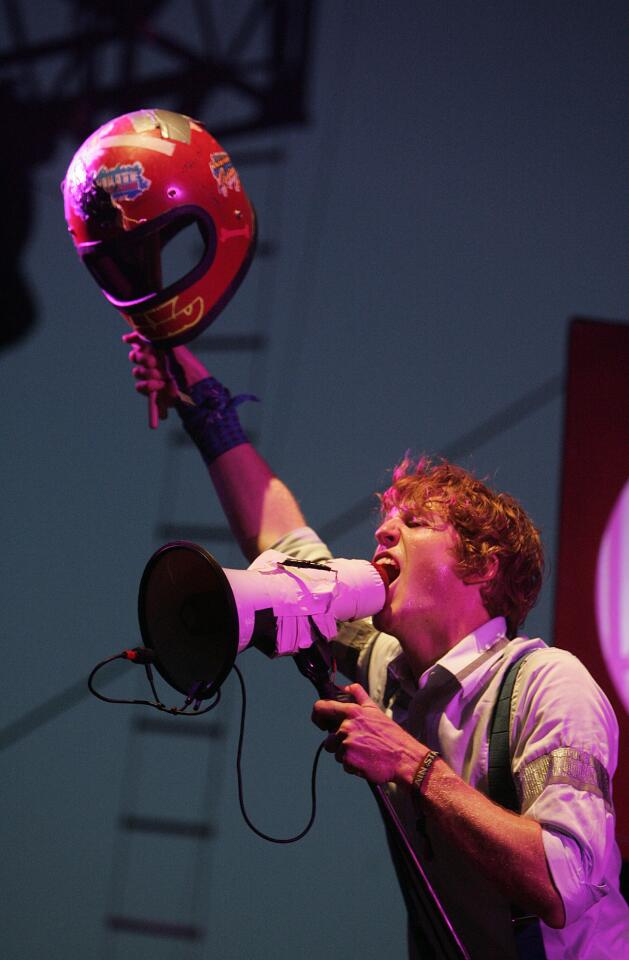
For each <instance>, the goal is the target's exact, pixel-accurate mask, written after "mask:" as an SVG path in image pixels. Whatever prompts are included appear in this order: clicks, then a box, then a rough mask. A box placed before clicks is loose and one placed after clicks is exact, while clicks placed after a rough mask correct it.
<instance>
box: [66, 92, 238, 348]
mask: <svg viewBox="0 0 629 960" xmlns="http://www.w3.org/2000/svg"><path fill="white" fill-rule="evenodd" d="M62 189H63V194H64V206H65V216H66V220H67V223H68V229H69V231H70V234H71V235H72V239H73V240H74V245H75V247H76V250H77V253H78V254H79V256H80V258H81V259H82V261H83V263H84V264H85V265H86V267H87V268H88V269H89V271H90V272H91V273H92V275H93V276H94V278H95V279H96V281H97V283H98V284H99V286H100V287H101V289H102V291H103V293H104V294H105V296H106V297H107V299H108V300H109V301H110V302H111V303H113V304H114V306H116V307H117V308H118V309H119V310H120V312H121V313H122V315H123V317H124V318H125V319H126V320H127V321H128V322H129V323H130V324H131V326H133V327H135V329H136V330H138V331H139V332H140V333H141V334H143V335H144V336H145V337H147V338H148V339H149V340H150V341H152V342H153V343H154V344H155V345H157V346H164V347H166V346H176V345H177V344H180V343H185V342H186V341H188V340H192V339H193V338H194V337H195V336H197V335H198V334H199V333H201V331H202V330H204V329H205V328H206V327H207V326H209V324H210V323H212V321H213V320H214V319H215V317H216V316H218V314H219V313H220V311H221V310H222V309H223V307H224V306H225V305H226V304H227V302H228V301H229V300H230V298H231V297H232V296H233V294H234V293H235V291H236V290H237V288H238V286H239V284H240V282H241V280H242V279H243V277H244V275H245V273H246V272H247V269H248V267H249V264H250V262H251V258H252V256H253V252H254V249H255V239H256V221H255V213H254V210H253V207H252V206H251V204H250V202H249V200H248V198H247V195H246V194H245V192H244V190H243V188H242V186H241V183H240V179H239V177H238V174H237V172H236V169H235V167H234V166H233V164H232V162H231V160H230V159H229V156H228V155H227V154H226V153H225V151H224V150H223V149H222V147H221V146H220V144H218V143H217V142H216V140H215V139H214V137H212V136H211V135H210V134H209V133H208V132H207V130H205V129H204V127H203V126H202V124H200V123H199V122H197V121H196V120H191V119H190V118H189V117H185V116H183V115H182V114H179V113H172V112H171V111H169V110H138V111H136V112H134V113H126V114H124V116H121V117H116V119H115V120H111V121H110V122H109V123H106V124H104V125H103V126H102V127H100V128H99V129H98V130H96V132H95V133H93V134H92V135H91V136H90V137H88V139H87V140H86V141H85V143H84V144H83V145H82V146H81V147H80V148H79V150H78V151H77V152H76V153H75V155H74V157H73V159H72V162H71V164H70V166H69V168H68V172H67V174H66V178H65V180H64V182H63V184H62ZM186 228H193V229H192V233H194V234H195V235H196V238H197V239H198V236H199V235H200V238H201V240H202V244H200V245H199V247H200V252H199V255H198V256H196V257H195V258H194V259H193V260H192V261H191V262H189V263H188V264H187V265H186V267H184V268H180V269H183V275H181V273H177V272H176V271H177V262H178V261H177V258H176V257H175V260H174V261H172V260H168V264H167V262H166V261H167V259H168V256H169V250H168V245H169V244H171V243H172V241H173V240H175V238H177V237H178V236H179V237H180V238H181V235H182V231H184V230H186ZM195 228H196V229H195ZM185 237H186V239H188V240H189V239H190V237H189V231H187V232H186V234H185ZM181 239H182V238H181ZM180 246H181V244H180ZM201 248H202V249H201ZM173 249H176V244H172V246H171V247H170V254H172V251H173ZM189 249H190V247H188V250H189ZM180 252H181V251H180ZM173 264H174V265H173ZM167 265H168V267H169V269H170V271H171V273H172V271H173V270H174V271H175V272H174V275H173V276H172V277H169V276H168V275H167V271H166V269H165V268H166V266H167Z"/></svg>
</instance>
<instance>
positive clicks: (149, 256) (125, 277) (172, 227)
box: [83, 213, 213, 305]
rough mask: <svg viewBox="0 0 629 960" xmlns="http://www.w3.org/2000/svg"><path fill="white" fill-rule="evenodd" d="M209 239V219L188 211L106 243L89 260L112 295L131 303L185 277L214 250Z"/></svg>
mask: <svg viewBox="0 0 629 960" xmlns="http://www.w3.org/2000/svg"><path fill="white" fill-rule="evenodd" d="M209 245H210V244H209V231H208V227H207V224H206V223H205V222H204V221H203V220H202V219H200V218H199V217H197V216H195V214H194V213H187V214H185V215H181V216H178V217H176V218H175V219H168V220H165V221H164V220H163V221H162V223H161V224H160V225H157V224H152V225H151V229H149V230H145V229H143V228H142V227H140V228H138V229H137V230H134V231H133V232H132V233H130V234H128V235H127V236H124V237H121V238H118V239H117V240H116V241H109V242H107V243H103V244H102V245H101V246H100V247H99V249H98V250H96V251H94V252H90V253H86V254H85V256H84V257H83V260H84V263H85V265H86V267H87V268H88V269H89V271H90V272H91V274H92V275H93V276H94V278H95V279H96V282H97V283H98V284H99V286H100V287H101V289H102V290H103V292H104V293H105V294H106V295H107V296H108V297H109V298H110V299H112V300H113V301H114V302H115V303H117V304H121V305H131V304H133V303H136V302H137V301H139V300H145V299H147V298H148V297H151V296H156V295H157V294H159V293H161V292H162V291H163V290H168V288H169V287H171V286H173V285H174V284H176V283H179V281H181V280H184V279H185V278H186V277H187V276H188V274H190V273H192V272H193V271H194V270H196V268H197V267H198V266H199V265H200V264H201V263H202V262H203V261H204V260H205V258H206V257H207V256H208V253H209ZM211 255H213V251H211Z"/></svg>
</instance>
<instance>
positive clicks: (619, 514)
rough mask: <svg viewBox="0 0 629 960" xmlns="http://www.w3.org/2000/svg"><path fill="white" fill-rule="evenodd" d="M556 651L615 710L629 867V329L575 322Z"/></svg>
mask: <svg viewBox="0 0 629 960" xmlns="http://www.w3.org/2000/svg"><path fill="white" fill-rule="evenodd" d="M555 642H556V644H557V646H559V647H563V648H564V649H566V650H571V651H572V652H573V653H574V654H575V655H576V656H577V657H578V658H579V659H580V660H581V661H582V662H583V663H584V664H585V666H586V667H587V668H588V670H589V671H590V673H591V674H592V676H593V677H594V678H595V680H596V681H597V682H598V683H599V684H600V686H601V687H602V688H603V690H604V691H605V693H606V694H607V696H608V697H609V699H610V700H611V702H612V705H613V707H614V710H615V712H616V716H617V717H618V722H619V725H620V754H619V767H618V771H617V773H616V776H615V778H614V804H615V807H616V813H617V817H618V841H619V843H620V847H621V850H622V853H623V857H624V858H625V859H627V858H629V757H628V754H627V745H628V744H629V325H627V324H621V323H605V322H596V321H592V320H585V319H580V318H579V319H576V320H573V322H572V325H571V329H570V342H569V353H568V382H567V398H566V415H565V435H564V454H563V478H562V491H561V521H560V530H559V563H558V570H557V592H556V600H555Z"/></svg>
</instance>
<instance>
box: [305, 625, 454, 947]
mask: <svg viewBox="0 0 629 960" xmlns="http://www.w3.org/2000/svg"><path fill="white" fill-rule="evenodd" d="M293 660H294V661H295V663H296V665H297V669H298V670H299V672H300V673H301V674H303V676H304V677H307V679H308V680H310V682H311V683H312V684H313V685H314V686H315V688H316V690H317V693H318V694H319V696H320V697H321V699H322V700H340V701H344V702H353V700H352V697H351V696H350V695H348V694H346V693H344V692H343V691H342V690H341V688H340V687H338V686H337V685H336V684H335V683H334V682H333V681H332V680H331V679H330V671H329V669H328V666H327V664H326V662H325V660H324V658H323V656H322V654H321V651H320V650H319V649H318V647H317V645H316V643H314V644H313V645H312V646H311V647H308V649H306V650H300V651H299V653H297V654H295V655H294V656H293ZM369 787H370V789H371V792H372V793H373V795H374V797H375V798H376V802H377V804H378V807H379V808H380V813H381V814H382V818H383V820H384V822H385V826H386V828H387V832H388V834H389V837H390V839H391V841H392V843H394V844H395V846H396V847H397V849H398V851H399V852H400V855H401V857H402V859H403V862H404V866H405V868H406V869H405V873H406V877H407V878H408V882H409V884H410V887H411V889H409V890H407V891H404V894H405V899H407V900H410V901H411V902H412V903H413V906H414V907H415V909H416V911H417V914H418V915H419V917H420V925H421V931H422V933H423V935H424V936H425V937H426V939H427V940H428V942H429V943H430V945H431V947H432V948H433V950H435V951H436V953H435V960H470V957H469V954H468V952H467V950H466V949H465V947H464V946H463V943H462V942H461V940H460V938H459V936H458V935H457V933H456V930H455V929H454V927H453V925H452V922H451V920H450V919H449V917H448V915H447V913H446V911H445V909H444V907H443V904H442V903H441V901H440V900H439V897H438V896H437V893H436V891H435V889H434V887H433V886H432V884H431V883H430V880H429V879H428V877H427V876H426V872H425V870H424V868H423V867H422V865H421V862H420V860H419V858H418V856H417V854H416V852H415V850H414V848H413V845H412V843H411V841H410V839H409V837H408V834H407V832H406V830H405V828H404V825H403V824H402V822H401V821H400V818H399V817H398V815H397V812H396V810H395V807H394V806H393V804H392V802H391V800H390V798H389V796H388V795H387V793H386V791H385V790H384V787H382V786H380V785H377V784H373V783H370V784H369Z"/></svg>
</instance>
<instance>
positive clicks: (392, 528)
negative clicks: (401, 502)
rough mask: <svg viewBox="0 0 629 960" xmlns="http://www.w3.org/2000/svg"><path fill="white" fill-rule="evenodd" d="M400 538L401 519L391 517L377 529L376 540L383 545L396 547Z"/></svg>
mask: <svg viewBox="0 0 629 960" xmlns="http://www.w3.org/2000/svg"><path fill="white" fill-rule="evenodd" d="M399 539H400V521H399V520H398V519H397V518H394V517H389V519H388V520H385V521H384V523H381V524H380V526H379V527H378V529H377V530H376V540H377V541H378V543H379V544H380V546H381V547H394V546H395V545H396V543H397V542H398V540H399Z"/></svg>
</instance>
